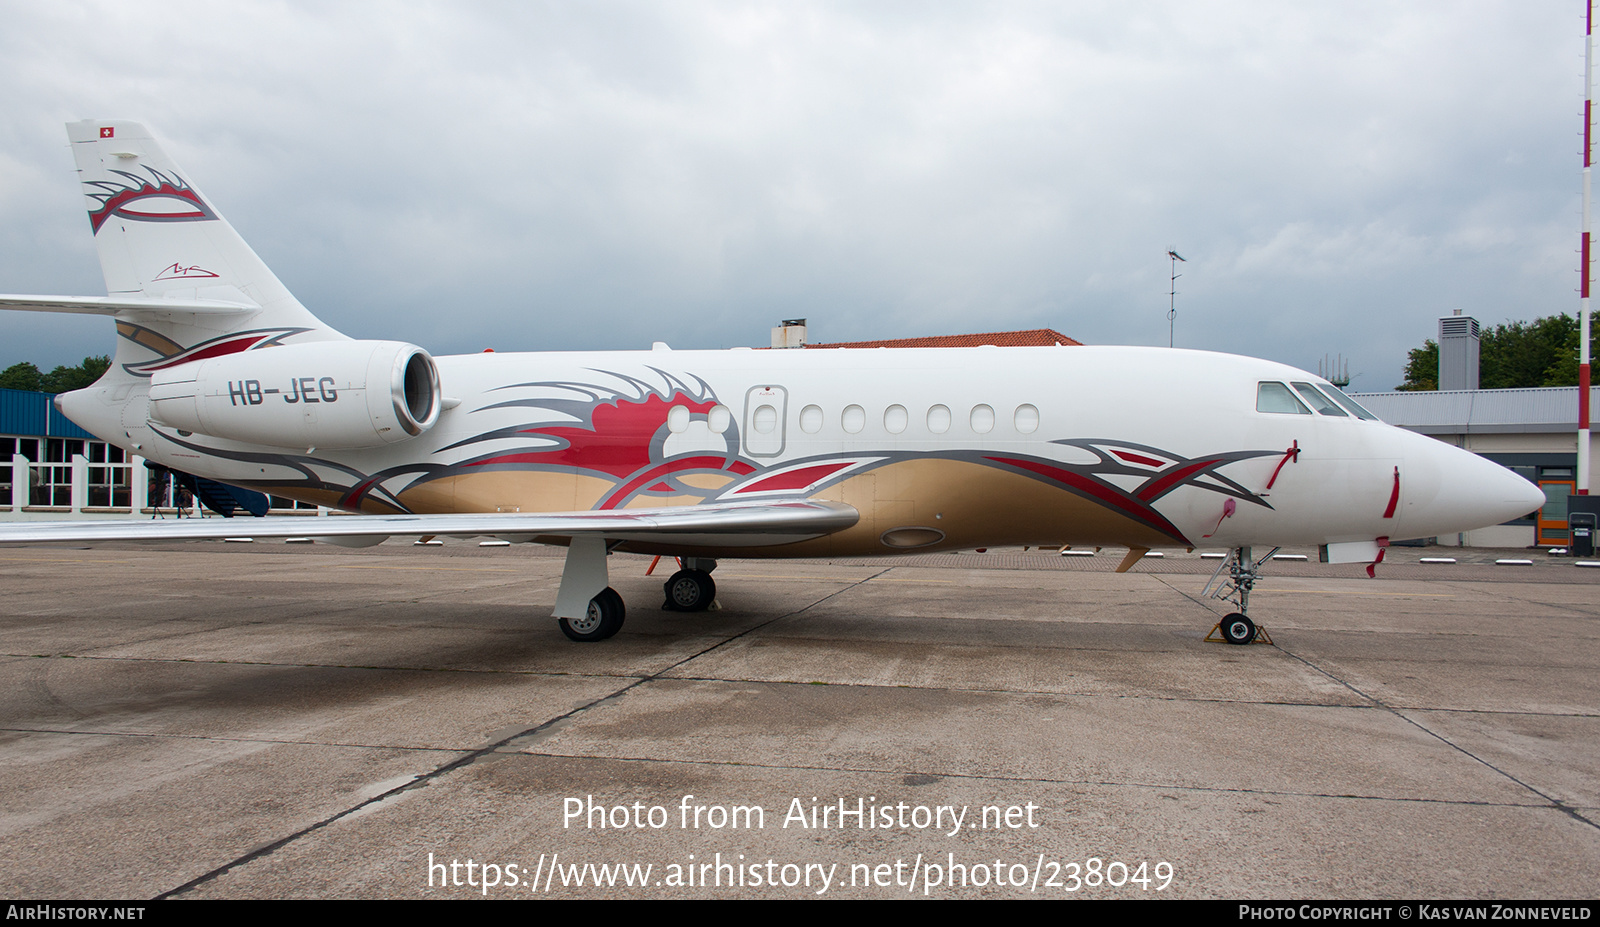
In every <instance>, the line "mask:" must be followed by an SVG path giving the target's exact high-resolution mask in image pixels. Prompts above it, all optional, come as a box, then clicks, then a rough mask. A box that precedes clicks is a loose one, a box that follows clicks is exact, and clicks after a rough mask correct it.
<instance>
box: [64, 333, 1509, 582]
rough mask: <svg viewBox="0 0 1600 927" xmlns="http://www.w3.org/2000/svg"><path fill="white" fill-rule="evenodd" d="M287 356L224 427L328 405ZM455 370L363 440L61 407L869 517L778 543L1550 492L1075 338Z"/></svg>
mask: <svg viewBox="0 0 1600 927" xmlns="http://www.w3.org/2000/svg"><path fill="white" fill-rule="evenodd" d="M276 353H278V352H277V351H276V350H274V349H266V350H260V351H254V352H251V354H250V356H251V357H253V358H255V361H254V363H255V368H254V369H256V370H257V371H261V370H265V371H266V372H265V373H262V374H258V375H257V376H256V377H255V379H256V380H259V381H260V382H258V383H257V384H256V388H259V389H265V390H268V391H269V392H268V393H267V395H266V399H265V400H264V401H260V402H257V403H255V404H254V405H250V404H241V403H239V401H238V400H237V399H235V400H233V402H234V403H235V404H234V405H230V404H228V403H227V402H226V401H225V398H224V399H218V400H217V401H218V402H221V403H223V404H222V406H221V411H220V412H218V413H217V415H218V417H226V416H235V417H236V418H235V419H233V420H232V425H231V426H230V428H228V429H221V428H220V426H219V430H225V431H226V433H228V434H235V435H236V434H239V433H241V430H242V431H243V432H244V433H248V432H249V429H250V428H251V427H253V426H252V425H251V422H252V421H256V422H265V421H267V420H269V419H270V418H271V417H274V416H276V417H279V418H280V419H281V418H282V417H284V416H305V415H311V416H313V418H315V416H316V415H317V413H318V410H317V409H316V408H313V407H312V406H310V405H308V404H307V403H306V402H305V401H304V397H302V396H301V395H300V393H299V391H298V390H297V389H295V384H297V383H301V382H311V380H308V378H315V380H321V379H322V377H323V376H324V374H325V373H328V374H331V373H332V372H331V371H322V370H319V369H310V368H307V369H299V367H296V368H294V369H289V368H288V367H286V368H284V369H282V370H281V371H274V370H273V369H272V367H271V365H270V364H268V365H267V366H266V367H265V368H263V367H262V365H263V364H265V363H266V362H268V361H270V360H271V359H272V357H273V356H274V355H275V354H276ZM284 354H285V355H286V356H290V352H284ZM434 361H435V362H436V363H437V367H438V380H439V384H440V388H441V391H442V396H443V400H444V402H443V407H444V411H443V412H442V413H441V414H439V416H438V420H437V422H436V423H435V424H433V425H432V427H431V428H430V429H429V430H427V431H426V432H425V433H423V434H421V435H419V436H416V437H406V438H405V439H403V440H398V441H393V442H392V443H387V442H375V446H371V447H365V448H347V449H329V448H318V447H284V446H266V445H261V444H257V443H252V442H248V441H241V440H230V439H219V438H214V437H207V436H206V435H203V434H194V433H189V434H184V433H181V432H179V431H178V430H177V429H175V428H172V427H169V426H166V425H163V424H161V423H160V422H159V421H157V422H151V421H148V413H149V408H148V403H147V399H146V395H145V393H144V392H143V391H142V390H143V389H144V383H145V382H146V381H144V380H141V379H139V378H137V377H128V376H126V375H122V376H118V377H112V378H108V379H107V380H106V381H104V382H103V383H101V384H97V386H96V387H93V388H91V389H89V390H84V391H80V392H79V393H74V394H69V395H68V396H67V397H64V398H63V408H64V410H65V411H66V412H67V413H68V414H69V415H70V416H71V417H72V418H73V419H74V420H75V421H77V422H79V423H80V424H82V425H83V426H84V427H86V428H88V429H89V430H91V431H94V432H95V433H97V434H100V435H103V436H105V437H107V438H108V439H111V440H113V441H114V443H118V444H123V445H124V446H127V447H129V449H130V450H134V451H135V452H136V453H139V454H142V455H143V456H145V457H147V458H150V459H153V460H156V461H159V462H161V463H164V464H168V465H170V466H172V467H174V468H177V469H181V470H185V471H189V472H193V473H196V474H199V475H202V476H208V477H212V478H215V479H218V480H222V481H226V482H231V483H235V484H239V485H246V486H252V487H256V488H260V489H263V490H265V491H270V492H272V493H274V494H277V495H284V496H291V497H295V498H300V499H305V500H309V501H316V502H320V503H324V504H330V505H335V506H339V507H344V508H348V509H351V510H358V511H368V512H394V511H412V512H419V513H424V512H429V513H441V512H496V511H500V512H505V511H520V512H560V511H574V510H586V509H596V508H643V507H648V508H655V507H663V506H673V505H683V504H695V503H704V502H714V501H723V500H729V499H778V498H821V499H830V500H834V501H841V502H845V503H848V504H850V505H852V506H854V507H856V508H857V509H858V510H860V511H861V512H862V522H861V524H860V525H858V526H857V528H855V529H852V530H851V531H848V532H843V533H841V534H840V535H836V536H834V537H832V538H826V539H822V540H820V541H815V542H809V543H808V544H806V545H799V546H794V545H790V546H788V547H782V548H777V549H772V550H769V551H766V553H768V554H770V555H785V554H803V553H808V552H830V553H854V554H862V553H891V552H897V551H902V550H906V549H950V548H963V547H974V546H995V545H1000V544H1007V543H1030V544H1065V543H1072V544H1091V543H1092V544H1107V545H1110V544H1126V545H1129V546H1146V547H1149V546H1157V545H1160V544H1165V545H1168V546H1172V545H1178V546H1207V547H1219V548H1221V547H1239V546H1249V545H1282V544H1327V543H1341V542H1357V541H1365V542H1371V541H1374V540H1375V539H1379V538H1384V539H1387V538H1394V539H1400V538H1410V537H1427V536H1436V535H1440V534H1446V533H1451V532H1455V531H1461V530H1466V529H1469V528H1474V527H1479V526H1482V525H1485V524H1491V523H1497V522H1500V521H1505V520H1507V519H1510V518H1514V517H1517V516H1520V515H1522V514H1525V513H1526V512H1527V511H1529V510H1531V509H1532V508H1536V507H1537V506H1538V504H1539V497H1538V491H1537V490H1536V489H1535V488H1533V487H1532V486H1531V484H1529V483H1528V482H1527V481H1526V480H1523V479H1521V478H1520V477H1517V476H1515V475H1514V474H1512V473H1510V472H1509V471H1506V470H1504V469H1503V468H1501V467H1498V466H1496V465H1494V464H1492V463H1489V462H1487V461H1485V460H1483V459H1481V458H1479V457H1477V456H1475V455H1472V454H1470V453H1467V452H1464V451H1461V450H1458V449H1456V448H1453V447H1449V446H1447V445H1444V444H1441V443H1439V442H1436V441H1433V440H1431V439H1428V438H1425V437H1422V436H1418V435H1415V434H1412V433H1409V432H1406V431H1402V430H1400V429H1398V428H1394V427H1392V426H1389V425H1386V424H1383V423H1381V422H1377V421H1366V420H1362V419H1360V418H1358V417H1357V416H1356V415H1354V414H1319V413H1316V412H1311V411H1309V410H1307V409H1306V408H1305V407H1304V406H1302V410H1300V411H1295V412H1283V411H1261V410H1260V409H1259V408H1258V406H1259V405H1261V402H1262V400H1260V399H1259V398H1258V394H1259V393H1260V391H1261V390H1262V386H1261V384H1262V383H1269V382H1270V383H1281V384H1284V385H1285V388H1286V389H1289V390H1293V389H1295V388H1296V387H1295V386H1294V384H1297V383H1298V384H1316V385H1317V386H1319V387H1320V388H1321V389H1322V390H1324V391H1328V390H1332V387H1331V386H1329V385H1328V384H1326V382H1325V381H1321V380H1319V379H1318V378H1317V377H1314V376H1312V375H1311V374H1308V373H1306V372H1304V371H1301V370H1297V369H1294V368H1291V367H1287V366H1285V365H1281V364H1276V363H1272V362H1268V361H1262V360H1255V359H1251V358H1245V357H1238V356H1232V355H1223V354H1213V353H1206V352H1199V351H1183V350H1170V349H1157V348H1130V347H1104V348H1096V347H1081V346H1070V347H1066V346H1062V347H1048V348H938V349H864V350H862V349H835V350H817V349H809V350H772V351H768V350H759V351H757V350H732V351H671V350H654V351H647V352H603V353H536V354H498V353H485V354H475V355H462V356H451V357H439V358H435V359H434ZM302 366H304V365H302ZM280 381H281V382H280ZM327 382H329V383H332V382H333V381H332V380H331V379H330V380H328V381H327ZM125 387H127V388H125ZM342 388H343V386H342V385H341V386H338V387H336V388H335V394H336V395H337V389H342ZM272 390H276V392H271V391H272ZM119 394H120V395H119ZM291 396H293V397H294V399H293V400H291V398H290V397H291ZM318 398H319V399H320V398H321V395H320V393H319V394H318ZM344 398H345V401H346V404H347V405H348V403H349V402H350V401H353V399H354V397H352V396H351V395H350V394H345V396H344ZM331 411H332V407H330V406H328V405H322V406H321V412H322V414H323V415H325V416H326V415H327V414H328V413H329V412H331ZM252 416H253V417H254V418H252ZM269 433H273V434H277V433H281V429H278V430H270V429H269ZM119 439H120V440H119ZM1269 484H1270V488H1269ZM667 546H668V545H662V547H663V549H665V547H667ZM680 546H681V545H680ZM647 548H648V545H635V549H647ZM747 553H755V551H748V552H747Z"/></svg>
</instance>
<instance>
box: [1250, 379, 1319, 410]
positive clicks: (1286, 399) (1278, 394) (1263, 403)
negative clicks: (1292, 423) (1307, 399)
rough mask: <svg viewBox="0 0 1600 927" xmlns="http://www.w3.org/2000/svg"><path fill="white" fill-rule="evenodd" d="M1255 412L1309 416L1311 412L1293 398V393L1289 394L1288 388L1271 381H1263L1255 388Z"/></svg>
mask: <svg viewBox="0 0 1600 927" xmlns="http://www.w3.org/2000/svg"><path fill="white" fill-rule="evenodd" d="M1256 411H1257V412H1288V413H1292V414H1294V415H1310V414H1311V410H1310V409H1308V408H1306V407H1305V404H1304V403H1302V402H1301V401H1300V400H1298V399H1296V398H1294V393H1291V392H1289V387H1287V386H1284V385H1283V384H1282V383H1274V382H1272V381H1271V380H1263V381H1262V382H1261V383H1260V384H1259V385H1258V386H1257V387H1256Z"/></svg>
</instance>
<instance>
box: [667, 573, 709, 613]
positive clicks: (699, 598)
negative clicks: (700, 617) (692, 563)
mask: <svg viewBox="0 0 1600 927" xmlns="http://www.w3.org/2000/svg"><path fill="white" fill-rule="evenodd" d="M661 588H662V591H664V592H665V593H666V594H667V603H666V605H664V606H662V607H663V608H665V609H666V610H667V611H674V612H703V611H705V610H706V609H708V608H710V607H711V603H712V601H713V600H714V599H716V597H717V584H716V583H715V582H713V581H712V579H711V574H710V573H707V572H705V571H704V570H679V571H678V572H676V573H674V574H672V578H671V579H669V580H667V581H666V583H665V584H663V585H662V587H661Z"/></svg>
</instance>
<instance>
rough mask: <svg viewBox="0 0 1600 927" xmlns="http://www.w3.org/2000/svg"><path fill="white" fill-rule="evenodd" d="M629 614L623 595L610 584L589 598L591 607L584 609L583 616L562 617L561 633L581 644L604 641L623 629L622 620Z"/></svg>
mask: <svg viewBox="0 0 1600 927" xmlns="http://www.w3.org/2000/svg"><path fill="white" fill-rule="evenodd" d="M626 615H627V608H626V607H625V606H624V605H623V604H622V596H620V595H618V594H617V590H615V589H612V588H611V587H610V586H607V587H605V588H604V589H602V590H600V594H599V595H597V596H595V597H594V598H592V599H590V600H589V607H588V608H587V609H585V610H584V613H583V617H581V618H561V619H558V623H559V624H560V625H561V633H562V634H565V635H566V636H567V638H568V639H569V640H574V641H577V642H578V643H580V644H590V643H593V642H595V641H603V640H605V639H606V638H608V637H610V636H612V635H613V634H616V633H617V632H618V631H620V630H622V620H623V618H624V617H626Z"/></svg>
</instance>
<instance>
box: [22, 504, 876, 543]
mask: <svg viewBox="0 0 1600 927" xmlns="http://www.w3.org/2000/svg"><path fill="white" fill-rule="evenodd" d="M859 517H860V516H859V513H857V511H856V510H855V509H853V508H851V507H850V506H848V505H844V504H841V503H838V502H819V501H794V502H729V503H713V504H709V505H685V506H676V507H673V508H662V509H623V510H612V511H598V512H555V513H544V514H533V513H520V512H500V513H486V514H473V515H349V516H343V515H331V516H326V517H322V518H303V517H295V516H287V515H283V516H268V517H266V518H252V519H250V520H249V521H248V522H245V523H242V524H241V523H240V522H238V521H235V520H232V519H223V518H179V519H170V520H165V521H141V520H131V519H130V520H126V521H58V522H11V523H7V524H0V546H16V545H22V544H56V543H68V544H84V543H94V542H99V541H190V540H216V539H220V538H227V537H234V536H237V535H240V534H248V535H249V536H250V537H252V538H263V539H266V538H289V537H307V538H318V539H323V540H335V541H336V542H337V540H336V539H349V538H369V539H371V538H378V539H381V538H385V537H392V536H407V537H409V536H418V535H440V536H451V537H499V538H506V539H507V540H521V541H532V540H535V539H537V538H574V537H604V538H608V539H610V540H615V541H653V542H656V541H674V542H677V543H681V544H684V545H687V546H713V545H718V546H734V547H766V546H771V545H776V544H790V543H794V542H797V541H803V540H809V539H811V538H816V537H822V536H823V535H827V534H832V533H834V532H836V531H842V530H844V529H845V528H848V527H850V526H852V525H854V524H855V523H856V521H857V520H858V518H859Z"/></svg>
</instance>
